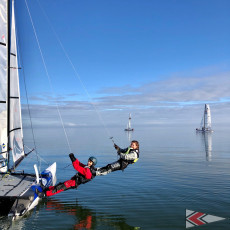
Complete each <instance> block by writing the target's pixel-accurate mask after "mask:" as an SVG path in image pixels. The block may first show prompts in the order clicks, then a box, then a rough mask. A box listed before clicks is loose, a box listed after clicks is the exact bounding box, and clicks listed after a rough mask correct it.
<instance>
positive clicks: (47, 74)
mask: <svg viewBox="0 0 230 230" xmlns="http://www.w3.org/2000/svg"><path fill="white" fill-rule="evenodd" d="M25 3H26V7H27V10H28V13H29V17H30V21H31V24H32V27H33V31H34V35H35V38H36V41H37V45H38V48H39V51H40V55H41V58H42V62H43V65H44V68H45V72H46V76H47V78H48V80H49V84H50V88H51V91H52V94H53V95H55V94H54V89H53V87H52V82H51V78H50V75H49V73H48V69H47V66H46V63H45V59H44V56H43V53H42V50H41V46H40V43H39V40H38V36H37V32H36V30H35V27H34V23H33V19H32V16H31V14H30V10H29V7H28V4H27V0H25ZM54 98H55V96H54ZM55 105H56V109H57V111H58V115H59V118H60V121H61V124H62V128H63V131H64V134H65V138H66V142H67V145H68V147H69V151H70V152H72V150H71V146H70V143H69V139H68V136H67V132H66V129H65V126H64V122H63V119H62V116H61V112H60V109H59V106H58V102H57V100H55Z"/></svg>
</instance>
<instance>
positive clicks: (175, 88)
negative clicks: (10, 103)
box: [31, 72, 230, 127]
mask: <svg viewBox="0 0 230 230" xmlns="http://www.w3.org/2000/svg"><path fill="white" fill-rule="evenodd" d="M100 95H103V96H100ZM67 99H68V100H67ZM92 99H93V101H94V102H93V103H92V102H89V101H87V100H84V101H83V100H81V101H80V100H79V101H77V100H73V99H72V98H70V97H65V96H63V97H59V98H57V101H58V104H59V109H60V113H61V115H62V116H63V121H64V124H65V125H66V126H67V127H75V126H91V125H102V123H103V122H105V123H106V124H110V125H126V121H127V116H128V113H129V112H131V113H132V114H133V120H135V123H136V124H137V125H153V124H174V123H178V124H197V126H198V125H199V122H200V119H201V116H202V113H203V108H204V104H205V103H208V104H210V106H211V111H212V115H213V123H215V122H216V123H218V122H219V123H221V122H229V118H228V117H229V116H228V114H229V112H230V111H229V110H230V109H229V107H230V106H229V105H230V73H229V72H226V73H222V74H215V75H210V76H205V77H200V76H199V77H197V76H191V77H188V76H186V77H182V76H178V75H177V76H174V77H171V78H170V79H168V80H163V81H158V82H149V83H145V84H143V85H141V86H139V87H132V86H129V85H127V86H122V87H114V88H107V89H103V90H100V91H99V92H98V94H97V97H94V98H92ZM46 100H47V101H48V102H49V104H48V105H33V106H31V109H32V116H33V117H34V118H35V119H36V122H37V124H38V125H41V124H43V125H44V124H45V125H54V126H55V125H57V126H58V125H60V119H59V117H58V112H57V111H56V106H55V105H52V104H53V102H54V101H55V100H54V98H51V97H46ZM54 104H55V103H54ZM95 110H96V111H95ZM39 116H40V118H39ZM49 121H51V122H49Z"/></svg>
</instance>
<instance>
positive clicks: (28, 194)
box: [0, 0, 56, 219]
mask: <svg viewBox="0 0 230 230" xmlns="http://www.w3.org/2000/svg"><path fill="white" fill-rule="evenodd" d="M16 44H17V43H16V32H15V15H14V0H0V65H1V67H0V216H3V215H8V216H11V217H12V218H13V219H15V218H16V217H18V216H23V215H24V214H25V213H27V212H28V211H29V210H31V209H33V208H34V207H35V206H36V205H37V204H38V202H39V200H40V199H41V198H39V197H38V196H37V194H36V193H35V190H36V189H38V190H39V191H41V190H42V188H41V187H40V185H41V183H42V184H43V186H45V187H48V186H51V185H54V184H55V182H56V181H55V180H56V162H55V163H53V164H52V165H51V166H50V167H48V168H47V169H46V170H44V171H43V172H42V173H41V174H40V175H39V173H38V169H37V166H36V165H34V168H35V173H34V174H29V173H25V172H24V171H20V172H19V171H17V170H16V168H17V166H18V165H19V164H20V163H21V162H22V161H23V160H24V158H26V157H27V156H28V154H29V153H25V152H24V144H23V131H22V120H21V104H20V92H19V73H18V59H17V46H16Z"/></svg>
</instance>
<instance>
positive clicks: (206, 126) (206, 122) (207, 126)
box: [196, 104, 213, 132]
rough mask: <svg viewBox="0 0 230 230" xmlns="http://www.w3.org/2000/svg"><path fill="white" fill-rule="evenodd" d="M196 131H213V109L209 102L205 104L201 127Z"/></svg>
mask: <svg viewBox="0 0 230 230" xmlns="http://www.w3.org/2000/svg"><path fill="white" fill-rule="evenodd" d="M196 131H198V132H213V130H212V128H211V111H210V106H209V105H208V104H205V107H204V115H203V116H202V119H201V124H200V128H196Z"/></svg>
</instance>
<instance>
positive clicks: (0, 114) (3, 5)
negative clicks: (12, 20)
mask: <svg viewBox="0 0 230 230" xmlns="http://www.w3.org/2000/svg"><path fill="white" fill-rule="evenodd" d="M6 42H7V1H6V0H2V1H1V2H0V152H1V155H0V172H5V171H6V170H7V167H6V166H5V165H6V163H7V159H8V154H7V148H8V146H7V144H8V141H7V136H8V135H7V45H6Z"/></svg>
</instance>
